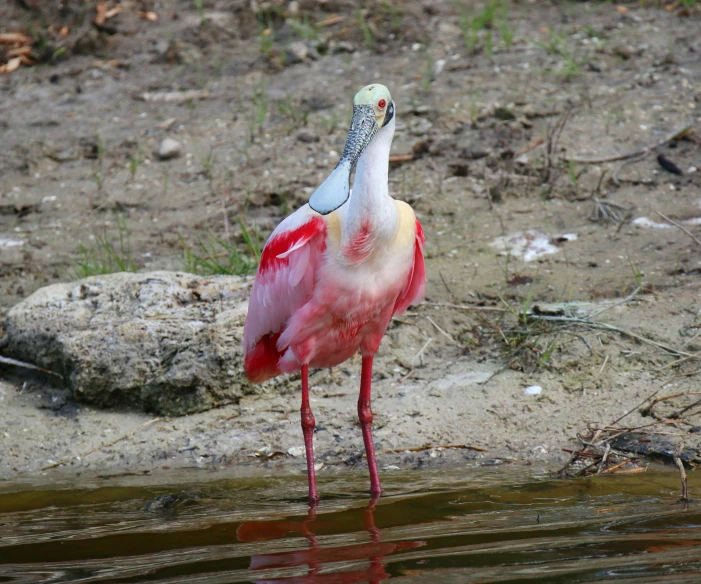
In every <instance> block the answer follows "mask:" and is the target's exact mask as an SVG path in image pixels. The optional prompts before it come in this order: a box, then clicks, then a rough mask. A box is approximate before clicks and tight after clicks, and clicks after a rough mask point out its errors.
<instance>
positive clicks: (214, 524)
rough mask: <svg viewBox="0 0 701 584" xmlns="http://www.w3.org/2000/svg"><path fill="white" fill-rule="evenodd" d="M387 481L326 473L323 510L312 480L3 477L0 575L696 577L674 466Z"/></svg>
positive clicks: (700, 543) (699, 573)
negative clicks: (374, 483)
mask: <svg viewBox="0 0 701 584" xmlns="http://www.w3.org/2000/svg"><path fill="white" fill-rule="evenodd" d="M383 479H384V487H385V489H386V490H387V492H388V495H387V496H385V497H383V498H382V499H380V500H379V501H377V503H376V504H375V505H373V503H372V502H371V501H369V500H368V497H367V496H365V495H364V494H363V489H365V488H367V486H366V484H365V477H364V475H362V474H360V473H353V474H343V475H339V476H336V477H331V478H328V477H326V478H325V479H324V480H321V481H320V484H319V487H320V493H321V496H322V499H323V500H322V502H321V504H320V505H319V507H318V509H317V510H316V513H314V512H312V511H308V509H307V506H306V505H305V503H304V500H303V494H304V490H305V482H304V479H303V477H289V476H287V477H279V476H278V477H275V476H273V477H270V478H267V479H246V480H242V479H231V478H221V476H220V475H219V476H218V475H211V474H207V473H205V472H202V471H199V472H194V471H192V472H190V473H178V475H177V480H176V479H168V480H169V481H170V484H164V482H165V479H164V478H163V477H162V476H161V477H141V478H135V477H121V478H111V479H106V480H105V479H102V480H101V479H95V480H94V481H90V482H86V481H83V483H82V484H81V485H80V486H79V487H77V486H76V485H75V484H73V485H71V484H70V483H65V484H64V483H61V484H59V485H56V484H54V485H53V486H46V485H45V486H41V485H39V486H37V485H36V484H31V483H26V484H17V483H15V484H8V483H0V582H125V583H126V582H169V583H176V582H187V583H188V584H194V583H205V582H206V583H219V582H221V583H224V582H284V583H302V582H304V583H326V584H328V583H337V584H340V583H351V582H381V581H383V580H387V579H395V580H396V581H401V582H460V583H463V582H548V583H560V582H562V583H565V582H567V583H569V582H593V581H596V582H609V581H613V580H616V581H621V580H624V581H626V582H675V583H677V582H679V583H684V582H699V581H701V506H696V505H693V504H692V505H691V506H689V507H688V508H686V509H685V508H684V506H682V505H679V504H676V500H677V499H678V496H679V479H678V475H677V474H675V473H672V472H670V471H668V470H664V469H658V470H648V472H646V473H641V474H632V475H620V476H607V477H606V476H602V477H594V478H589V479H579V480H558V479H553V478H551V477H550V475H549V474H548V473H546V472H544V471H540V472H534V471H533V470H532V469H530V467H525V466H520V467H513V466H512V467H510V468H494V469H475V468H463V469H453V470H450V471H447V470H431V471H414V472H410V473H399V472H394V473H387V472H385V473H384V474H383ZM699 488H701V480H698V479H697V476H696V475H695V474H691V476H690V489H691V492H692V495H693V493H694V492H698V490H699ZM167 495H175V497H168V496H167ZM156 497H159V498H158V499H157V500H156V501H154V502H152V503H151V510H145V509H144V507H145V505H147V503H148V502H149V501H152V500H153V499H154V498H156ZM159 505H160V508H158V507H159Z"/></svg>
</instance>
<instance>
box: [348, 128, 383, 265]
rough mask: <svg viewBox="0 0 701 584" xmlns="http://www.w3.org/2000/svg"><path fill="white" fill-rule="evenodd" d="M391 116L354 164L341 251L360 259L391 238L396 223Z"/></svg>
mask: <svg viewBox="0 0 701 584" xmlns="http://www.w3.org/2000/svg"><path fill="white" fill-rule="evenodd" d="M393 136H394V120H392V121H391V122H390V123H389V124H387V126H385V127H384V128H382V129H380V131H379V132H378V133H377V135H376V136H375V137H374V138H373V139H372V141H371V142H370V144H368V146H367V147H366V148H365V150H364V151H363V153H362V154H361V156H360V158H359V159H358V163H357V165H356V168H355V179H354V181H353V192H352V194H351V197H350V200H349V201H348V207H347V213H346V216H345V218H344V221H343V232H342V245H343V253H344V255H345V256H346V257H347V259H348V260H349V261H350V262H351V263H362V262H363V261H364V260H365V259H366V258H367V257H368V256H369V255H370V254H371V253H372V251H373V250H375V249H377V248H378V247H380V246H383V245H384V244H385V243H388V242H389V241H391V238H392V237H394V233H395V231H396V227H397V207H396V204H395V202H394V200H393V199H392V198H391V197H390V196H389V184H388V171H389V150H390V147H391V146H392V137H393Z"/></svg>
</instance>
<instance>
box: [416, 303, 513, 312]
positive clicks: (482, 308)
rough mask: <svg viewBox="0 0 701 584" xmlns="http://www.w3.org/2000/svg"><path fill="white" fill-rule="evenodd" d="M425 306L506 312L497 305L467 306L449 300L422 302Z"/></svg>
mask: <svg viewBox="0 0 701 584" xmlns="http://www.w3.org/2000/svg"><path fill="white" fill-rule="evenodd" d="M422 304H425V305H427V306H440V307H441V308H454V309H455V310H474V311H483V312H507V309H506V308H499V307H497V306H469V305H467V304H451V303H450V302H423V303H422Z"/></svg>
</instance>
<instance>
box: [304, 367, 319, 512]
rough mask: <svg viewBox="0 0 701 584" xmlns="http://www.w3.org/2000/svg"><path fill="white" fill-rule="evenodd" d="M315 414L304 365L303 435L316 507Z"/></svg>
mask: <svg viewBox="0 0 701 584" xmlns="http://www.w3.org/2000/svg"><path fill="white" fill-rule="evenodd" d="M315 424H316V421H315V420H314V414H313V413H312V408H311V407H309V366H308V365H302V434H304V449H305V450H306V452H307V478H308V479H309V502H310V503H311V504H312V505H315V504H316V503H318V502H319V495H318V494H317V492H316V474H315V471H314V426H315Z"/></svg>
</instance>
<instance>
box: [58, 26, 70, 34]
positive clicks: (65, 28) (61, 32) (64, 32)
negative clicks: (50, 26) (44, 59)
mask: <svg viewBox="0 0 701 584" xmlns="http://www.w3.org/2000/svg"><path fill="white" fill-rule="evenodd" d="M69 32H70V31H69V29H68V27H67V26H62V27H61V30H59V31H58V34H60V35H61V36H63V37H66V36H68V33H69Z"/></svg>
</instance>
